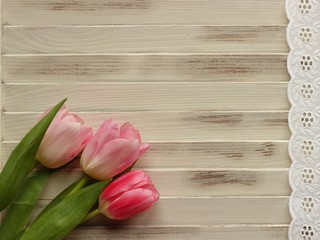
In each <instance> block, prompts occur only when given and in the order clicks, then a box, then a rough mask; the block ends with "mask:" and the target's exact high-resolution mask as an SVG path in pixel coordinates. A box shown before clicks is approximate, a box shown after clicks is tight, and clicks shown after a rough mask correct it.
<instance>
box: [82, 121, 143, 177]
mask: <svg viewBox="0 0 320 240" xmlns="http://www.w3.org/2000/svg"><path fill="white" fill-rule="evenodd" d="M148 148H149V144H143V143H141V137H140V134H139V131H138V130H136V129H135V128H134V127H133V126H132V125H131V124H130V123H125V124H123V125H122V126H121V127H120V128H119V126H118V123H117V122H115V121H113V120H112V119H109V120H107V121H105V122H104V123H103V124H102V125H101V126H100V127H99V129H98V130H97V132H96V133H95V135H94V136H93V138H92V139H91V141H90V142H89V143H88V145H87V146H86V148H85V149H84V151H83V153H82V156H81V160H80V163H81V167H82V169H83V171H84V172H85V173H86V174H88V175H89V176H90V177H92V178H95V179H98V180H107V179H109V178H111V177H114V176H115V175H117V174H119V173H121V172H122V171H124V170H125V169H127V168H128V167H130V166H131V165H132V164H133V163H134V162H135V161H136V160H137V159H138V158H139V157H140V156H141V155H142V154H143V153H144V152H146V151H147V149H148Z"/></svg>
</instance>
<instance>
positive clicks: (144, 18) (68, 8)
mask: <svg viewBox="0 0 320 240" xmlns="http://www.w3.org/2000/svg"><path fill="white" fill-rule="evenodd" d="M3 5H4V10H5V11H4V23H5V24H6V25H28V26H52V25H53V26H56V25H103V24H202V25H207V24H215V25H276V24H286V23H287V22H288V20H287V18H286V14H285V11H284V6H285V0H269V1H262V0H242V1H237V0H225V1H219V0H198V1H193V0H184V1H181V0H161V1H157V0H134V1H133V0H120V1H119V0H118V1H115V0H102V1H101V0H91V1H83V0H74V1H68V0H59V1H58V0H54V1H51V0H42V1H40V2H39V1H37V0H24V1H20V0H3ZM262 16H263V17H262Z"/></svg>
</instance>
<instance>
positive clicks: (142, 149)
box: [139, 143, 151, 157]
mask: <svg viewBox="0 0 320 240" xmlns="http://www.w3.org/2000/svg"><path fill="white" fill-rule="evenodd" d="M150 146H151V145H150V144H148V143H141V144H140V153H139V157H141V156H142V155H143V154H144V153H145V152H146V151H148V149H149V148H150Z"/></svg>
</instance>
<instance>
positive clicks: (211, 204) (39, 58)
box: [1, 0, 290, 240]
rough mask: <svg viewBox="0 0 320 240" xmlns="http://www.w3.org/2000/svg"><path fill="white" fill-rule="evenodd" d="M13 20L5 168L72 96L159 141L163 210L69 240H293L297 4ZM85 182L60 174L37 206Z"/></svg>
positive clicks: (134, 2) (277, 0)
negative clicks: (290, 93)
mask: <svg viewBox="0 0 320 240" xmlns="http://www.w3.org/2000/svg"><path fill="white" fill-rule="evenodd" d="M1 21H2V57H1V61H2V64H1V66H2V72H1V77H2V84H1V95H2V96H1V97H2V138H1V139H2V142H1V147H2V152H1V153H2V156H1V157H2V164H4V162H5V160H6V159H7V156H8V154H9V152H10V151H11V149H12V148H13V147H14V145H15V144H16V142H17V140H19V139H20V138H21V137H22V136H23V134H24V133H25V132H26V131H27V130H28V129H29V128H30V127H31V126H32V124H33V123H34V122H35V121H36V119H37V117H38V116H39V114H40V113H41V111H42V110H43V109H45V108H47V107H48V106H50V105H52V104H54V103H56V102H57V101H59V100H60V99H62V98H63V97H69V100H68V106H69V108H70V109H71V110H72V111H74V112H78V113H79V114H80V115H81V116H82V117H83V118H84V119H85V121H86V122H87V123H88V124H91V125H92V126H94V127H95V128H96V127H97V126H98V125H99V124H100V123H101V122H102V121H103V120H104V119H106V118H108V117H110V116H112V117H114V118H115V119H116V120H119V121H121V122H122V121H125V120H129V121H131V122H132V123H133V124H134V125H135V126H136V127H138V128H139V129H140V130H141V133H142V137H143V139H144V140H145V141H146V142H150V143H152V148H151V149H150V151H149V152H148V153H147V154H146V155H145V156H144V157H143V159H141V161H140V162H139V164H138V165H139V167H143V168H145V169H146V170H147V171H148V173H149V174H150V175H151V177H152V179H153V181H154V183H155V184H156V186H157V188H158V189H159V191H160V193H161V199H160V201H159V202H158V203H157V204H156V205H155V207H154V208H153V209H152V210H150V211H148V212H146V213H144V214H142V215H140V216H138V217H137V218H135V219H132V220H131V221H127V222H124V223H112V224H113V225H114V227H106V226H105V225H104V220H103V218H101V217H97V218H96V219H94V220H93V221H91V222H89V223H87V224H86V225H85V226H82V227H81V228H79V229H77V230H75V231H74V232H73V233H72V234H71V235H70V237H68V238H67V239H70V240H71V239H79V240H89V239H90V240H91V239H92V240H93V239H115V240H117V239H131V240H133V239H140V240H142V239H154V240H162V239H208V240H209V239H210V240H211V239H215V240H220V239H228V240H244V239H247V240H258V239H259V240H270V239H272V240H284V239H287V227H288V223H289V222H290V215H289V212H288V196H289V194H290V187H289V185H288V176H287V175H288V167H289V165H290V160H289V157H288V153H287V144H288V139H289V136H290V133H289V130H288V127H287V114H288V109H289V103H288V101H287V95H286V92H287V83H288V80H289V76H288V73H287V69H286V58H287V53H288V47H287V44H286V24H287V22H288V21H287V18H286V15H285V0H241V1H239V0H224V1H218V0H72V1H71V0H41V1H39V0H2V19H1ZM79 174H80V170H79V169H78V168H77V167H74V168H69V169H66V170H64V171H63V172H59V173H57V174H55V176H52V177H51V179H50V182H49V186H48V188H47V190H46V191H45V193H44V194H43V195H42V200H41V202H40V204H39V206H38V208H39V209H40V208H41V206H44V205H45V204H46V202H48V200H49V199H50V198H52V197H53V196H54V195H55V194H56V193H57V192H58V191H59V189H62V188H63V187H64V186H66V185H68V184H69V183H70V182H72V181H73V179H75V178H77V177H78V176H79ZM39 209H38V210H39Z"/></svg>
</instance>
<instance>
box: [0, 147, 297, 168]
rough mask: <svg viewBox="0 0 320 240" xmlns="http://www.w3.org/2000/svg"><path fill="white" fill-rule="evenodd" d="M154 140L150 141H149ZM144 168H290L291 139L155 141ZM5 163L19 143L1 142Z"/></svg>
mask: <svg viewBox="0 0 320 240" xmlns="http://www.w3.org/2000/svg"><path fill="white" fill-rule="evenodd" d="M149 143H150V142H149ZM150 144H151V148H150V149H149V150H148V152H147V153H146V154H145V155H144V156H143V157H142V158H141V159H140V160H139V161H138V163H137V164H136V166H137V167H140V168H148V169H153V168H186V169H192V168H260V169H264V168H288V167H289V166H290V164H291V161H290V158H289V155H288V142H287V141H281V142H243V141H231V142H151V143H150ZM1 145H2V146H1V147H2V152H1V154H2V155H1V158H2V160H3V163H5V161H6V160H7V159H8V157H9V154H10V152H11V151H12V150H13V148H14V147H15V146H16V143H8V142H4V143H2V144H1Z"/></svg>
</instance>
